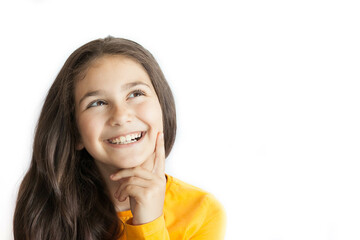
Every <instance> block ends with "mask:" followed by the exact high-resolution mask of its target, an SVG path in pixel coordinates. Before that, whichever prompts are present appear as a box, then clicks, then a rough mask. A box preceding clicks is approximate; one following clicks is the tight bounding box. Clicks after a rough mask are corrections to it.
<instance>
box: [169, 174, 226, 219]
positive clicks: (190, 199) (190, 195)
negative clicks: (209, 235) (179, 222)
mask: <svg viewBox="0 0 360 240" xmlns="http://www.w3.org/2000/svg"><path fill="white" fill-rule="evenodd" d="M166 176H167V178H168V183H167V187H166V199H165V203H166V201H168V203H170V204H174V205H177V207H179V206H181V208H183V209H184V210H185V209H186V211H193V212H194V211H195V212H201V215H202V216H205V217H206V216H207V217H209V216H210V215H211V216H213V215H218V216H220V215H223V217H225V210H224V207H223V205H222V204H221V203H220V202H219V201H218V200H217V199H216V197H215V196H214V195H213V194H211V193H209V192H207V191H205V190H203V189H201V188H198V187H195V186H193V185H191V184H189V183H186V182H183V181H181V180H179V179H177V178H175V177H172V176H170V175H166Z"/></svg>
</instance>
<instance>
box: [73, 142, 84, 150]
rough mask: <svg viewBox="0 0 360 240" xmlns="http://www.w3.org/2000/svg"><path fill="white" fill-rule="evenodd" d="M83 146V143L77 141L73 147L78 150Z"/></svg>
mask: <svg viewBox="0 0 360 240" xmlns="http://www.w3.org/2000/svg"><path fill="white" fill-rule="evenodd" d="M83 148H84V144H83V143H82V142H79V143H78V144H76V147H75V149H76V150H78V151H80V150H82V149H83Z"/></svg>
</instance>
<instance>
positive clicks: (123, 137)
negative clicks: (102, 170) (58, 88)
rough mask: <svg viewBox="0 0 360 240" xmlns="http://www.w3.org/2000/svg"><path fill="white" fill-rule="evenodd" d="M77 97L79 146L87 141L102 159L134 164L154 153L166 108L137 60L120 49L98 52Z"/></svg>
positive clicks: (121, 164) (89, 148) (117, 165)
mask: <svg viewBox="0 0 360 240" xmlns="http://www.w3.org/2000/svg"><path fill="white" fill-rule="evenodd" d="M75 102H76V108H75V109H76V110H75V111H76V120H77V127H78V129H79V132H80V136H81V142H80V143H79V145H78V146H77V148H78V149H82V148H83V147H85V148H86V150H87V151H88V152H89V153H90V154H91V155H92V156H93V157H94V159H95V160H96V161H97V163H98V164H100V165H106V166H112V167H115V168H131V167H136V166H139V165H141V164H143V163H144V162H145V161H146V160H148V159H149V158H151V157H152V156H153V153H154V149H155V142H156V137H157V133H158V132H159V131H163V122H162V111H161V107H160V103H159V100H158V98H157V95H156V93H155V90H154V88H153V86H152V84H151V80H150V78H149V76H148V74H147V72H146V71H145V70H144V68H143V67H142V66H141V65H140V64H139V63H137V62H135V61H134V60H132V59H130V58H128V57H125V56H120V55H118V56H104V57H102V58H100V59H99V60H97V61H96V62H95V63H93V64H92V65H91V66H90V68H89V69H88V71H87V73H86V76H85V78H84V79H82V80H79V81H78V83H77V84H76V86H75ZM140 134H141V138H140V139H138V137H139V136H140ZM134 138H135V140H134Z"/></svg>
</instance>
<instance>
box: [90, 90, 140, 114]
mask: <svg viewBox="0 0 360 240" xmlns="http://www.w3.org/2000/svg"><path fill="white" fill-rule="evenodd" d="M133 94H140V96H145V95H146V94H145V92H144V91H142V90H140V89H137V90H134V91H133V92H131V93H130V94H129V97H130V96H131V95H133ZM140 96H139V97H140ZM129 97H128V98H129ZM134 97H135V96H134ZM96 103H103V104H102V105H105V104H106V102H105V101H104V100H95V101H93V102H91V103H90V104H89V105H88V106H87V109H88V108H92V107H97V106H99V105H96V106H92V105H93V104H96ZM102 105H100V106H102Z"/></svg>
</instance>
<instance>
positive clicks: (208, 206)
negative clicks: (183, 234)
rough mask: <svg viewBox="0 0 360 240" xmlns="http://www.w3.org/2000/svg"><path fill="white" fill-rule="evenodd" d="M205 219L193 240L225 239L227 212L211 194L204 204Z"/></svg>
mask: <svg viewBox="0 0 360 240" xmlns="http://www.w3.org/2000/svg"><path fill="white" fill-rule="evenodd" d="M204 208H205V209H204V212H205V214H204V218H203V221H202V223H201V226H200V228H199V229H198V231H197V232H196V233H195V234H194V235H193V236H192V237H191V239H192V240H205V239H206V240H221V239H224V237H225V230H226V212H225V209H224V207H223V206H222V205H221V203H220V202H219V201H218V200H217V199H216V198H215V197H214V196H213V195H211V194H209V195H208V196H207V198H206V201H205V203H204Z"/></svg>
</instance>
